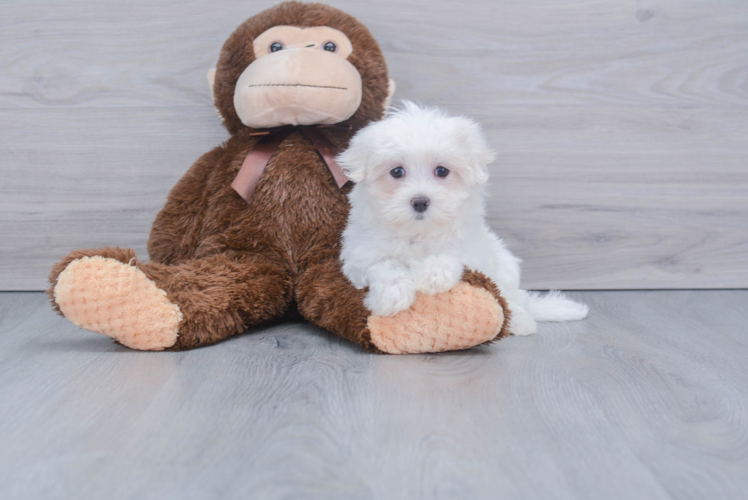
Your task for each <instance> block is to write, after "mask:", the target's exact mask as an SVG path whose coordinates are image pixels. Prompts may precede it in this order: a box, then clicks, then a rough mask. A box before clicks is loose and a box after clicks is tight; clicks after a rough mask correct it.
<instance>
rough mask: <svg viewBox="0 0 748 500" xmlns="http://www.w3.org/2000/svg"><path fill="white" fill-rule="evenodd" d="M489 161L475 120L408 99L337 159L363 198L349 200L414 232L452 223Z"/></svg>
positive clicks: (485, 176) (482, 178)
mask: <svg viewBox="0 0 748 500" xmlns="http://www.w3.org/2000/svg"><path fill="white" fill-rule="evenodd" d="M492 159H493V153H492V152H491V151H490V150H489V149H488V147H487V146H486V143H485V140H484V138H483V135H482V134H481V131H480V127H479V126H478V125H477V124H476V123H475V122H473V121H472V120H469V119H467V118H462V117H449V116H446V115H445V114H444V113H443V112H441V111H439V110H436V109H423V108H419V107H418V106H416V105H415V104H412V103H405V105H404V108H403V109H402V110H400V111H398V112H396V113H394V114H393V115H391V116H389V117H387V118H385V119H384V120H382V121H379V122H375V123H373V124H371V125H369V126H368V127H366V128H364V129H363V130H361V131H360V132H359V133H358V134H356V136H355V137H354V138H353V140H352V141H351V145H350V147H349V148H348V149H347V150H346V151H345V152H344V153H342V154H341V155H340V156H339V157H338V160H339V162H340V164H341V166H342V167H343V169H344V170H345V172H346V174H347V175H348V177H349V178H350V179H351V180H352V181H354V182H356V183H357V186H356V188H355V190H354V192H356V196H357V197H358V196H361V198H363V200H353V199H352V201H353V202H354V203H359V202H361V201H363V202H364V203H366V204H367V206H368V208H369V210H370V211H372V212H373V215H374V216H377V217H379V218H380V219H382V220H384V221H385V222H386V223H387V224H388V225H390V226H394V227H397V228H401V229H405V230H407V231H413V232H417V233H422V232H428V231H430V230H432V229H433V228H434V227H437V226H441V227H443V226H447V225H450V224H451V223H454V222H455V221H456V220H457V219H458V216H459V214H460V208H461V207H462V206H463V204H464V203H465V202H466V201H467V200H468V199H469V198H470V197H471V196H474V195H475V188H476V187H477V186H480V185H482V184H484V183H485V182H486V180H487V179H488V171H487V165H488V163H490V161H491V160H492Z"/></svg>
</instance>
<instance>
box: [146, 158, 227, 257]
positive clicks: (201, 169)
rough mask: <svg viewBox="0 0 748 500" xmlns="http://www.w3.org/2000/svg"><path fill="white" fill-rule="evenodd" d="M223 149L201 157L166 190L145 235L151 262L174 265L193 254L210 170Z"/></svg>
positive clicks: (202, 214) (217, 163)
mask: <svg viewBox="0 0 748 500" xmlns="http://www.w3.org/2000/svg"><path fill="white" fill-rule="evenodd" d="M224 154H225V150H224V149H223V148H222V147H217V148H215V149H213V150H212V151H210V152H208V153H206V154H204V155H203V156H201V157H200V158H199V159H198V160H197V161H196V162H195V163H194V164H193V165H192V167H190V169H189V170H188V171H187V173H186V174H185V175H184V176H183V177H182V178H181V179H180V180H179V182H178V183H177V184H176V185H175V186H174V187H173V188H172V190H171V192H169V196H168V198H167V200H166V204H165V205H164V208H162V209H161V211H160V212H159V213H158V215H157V216H156V220H155V221H154V223H153V226H152V227H151V234H150V237H149V238H148V254H149V255H150V258H151V260H152V261H154V262H158V263H160V264H176V263H178V262H181V261H183V260H185V259H189V258H191V257H192V256H193V255H194V252H195V250H196V249H197V248H198V239H199V238H200V230H201V228H202V225H203V218H204V215H205V212H204V209H205V207H206V205H207V202H206V198H207V197H208V196H209V190H208V180H209V178H210V173H211V172H212V171H213V170H214V169H215V168H216V167H217V166H218V165H220V164H221V162H222V160H223V157H224Z"/></svg>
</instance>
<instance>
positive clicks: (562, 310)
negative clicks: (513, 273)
mask: <svg viewBox="0 0 748 500" xmlns="http://www.w3.org/2000/svg"><path fill="white" fill-rule="evenodd" d="M528 294H529V295H530V300H529V303H528V307H527V309H528V310H529V312H530V315H532V317H533V318H534V319H535V321H574V320H577V319H583V318H585V317H586V316H587V312H588V311H589V310H590V308H589V307H587V306H586V305H585V304H580V303H579V302H574V301H573V300H571V299H567V298H566V297H564V296H563V295H562V294H561V292H559V291H558V290H551V291H550V292H548V294H546V295H544V296H541V295H540V294H539V293H538V292H528Z"/></svg>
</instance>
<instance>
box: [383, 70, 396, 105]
mask: <svg viewBox="0 0 748 500" xmlns="http://www.w3.org/2000/svg"><path fill="white" fill-rule="evenodd" d="M393 95H395V80H393V79H392V78H390V79H389V80H388V81H387V97H386V98H385V99H384V112H385V114H386V113H387V108H389V107H390V104H392V96H393Z"/></svg>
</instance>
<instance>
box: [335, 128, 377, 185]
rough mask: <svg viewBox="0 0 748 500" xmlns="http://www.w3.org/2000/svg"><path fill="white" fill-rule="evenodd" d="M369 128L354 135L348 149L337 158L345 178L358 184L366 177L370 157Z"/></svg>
mask: <svg viewBox="0 0 748 500" xmlns="http://www.w3.org/2000/svg"><path fill="white" fill-rule="evenodd" d="M367 128H368V127H365V128H363V129H362V130H360V131H359V132H358V133H357V134H356V135H354V136H353V139H351V143H350V145H349V146H348V149H346V150H345V151H343V152H342V153H340V154H339V155H338V156H337V157H336V158H335V160H336V161H337V162H338V164H339V165H340V167H341V168H342V169H343V173H344V174H345V176H346V177H348V179H349V180H351V181H352V182H356V183H359V182H361V181H363V180H364V178H365V177H366V168H367V165H368V161H369V156H370V150H369V131H368V130H367Z"/></svg>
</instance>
